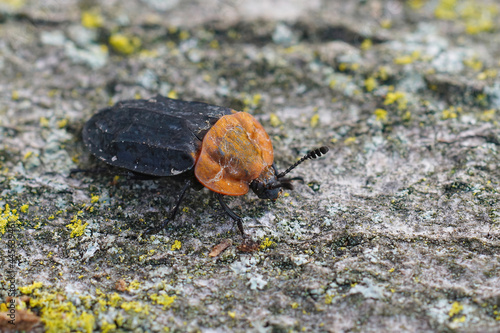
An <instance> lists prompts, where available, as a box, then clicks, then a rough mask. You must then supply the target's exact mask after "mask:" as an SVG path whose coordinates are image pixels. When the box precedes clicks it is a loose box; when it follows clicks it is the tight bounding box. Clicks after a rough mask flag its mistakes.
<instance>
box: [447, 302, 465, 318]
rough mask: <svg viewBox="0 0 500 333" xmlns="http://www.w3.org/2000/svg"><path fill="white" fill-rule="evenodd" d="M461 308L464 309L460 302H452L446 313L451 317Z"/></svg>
mask: <svg viewBox="0 0 500 333" xmlns="http://www.w3.org/2000/svg"><path fill="white" fill-rule="evenodd" d="M463 309H464V306H463V305H462V304H460V303H459V302H453V304H452V305H451V309H450V312H449V313H448V315H449V316H450V317H453V316H455V315H457V314H459V313H460V312H461V311H462V310H463Z"/></svg>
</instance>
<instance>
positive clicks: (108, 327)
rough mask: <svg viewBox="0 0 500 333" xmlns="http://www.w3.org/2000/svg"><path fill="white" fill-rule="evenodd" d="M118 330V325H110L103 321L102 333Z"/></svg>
mask: <svg viewBox="0 0 500 333" xmlns="http://www.w3.org/2000/svg"><path fill="white" fill-rule="evenodd" d="M115 330H116V325H115V324H113V323H108V322H107V321H106V320H104V319H103V320H102V321H101V332H102V333H108V332H114V331H115Z"/></svg>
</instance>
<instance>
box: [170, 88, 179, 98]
mask: <svg viewBox="0 0 500 333" xmlns="http://www.w3.org/2000/svg"><path fill="white" fill-rule="evenodd" d="M167 97H168V98H172V99H177V98H179V96H178V95H177V92H176V91H175V90H170V91H169V92H168V95H167Z"/></svg>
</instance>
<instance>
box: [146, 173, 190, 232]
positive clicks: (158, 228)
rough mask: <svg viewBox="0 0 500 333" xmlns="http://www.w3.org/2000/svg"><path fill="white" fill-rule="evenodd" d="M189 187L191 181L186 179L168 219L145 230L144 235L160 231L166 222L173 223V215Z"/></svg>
mask: <svg viewBox="0 0 500 333" xmlns="http://www.w3.org/2000/svg"><path fill="white" fill-rule="evenodd" d="M190 187H191V180H190V179H188V180H187V181H186V183H185V184H184V187H183V188H182V190H181V194H179V198H178V199H177V203H176V204H175V207H174V209H172V211H171V213H170V216H169V217H168V219H166V220H164V221H163V222H162V223H161V224H160V225H159V226H156V227H155V226H153V227H149V228H147V229H146V231H144V234H150V233H152V232H155V233H156V232H158V231H161V230H163V229H164V228H165V227H166V226H167V224H168V222H170V221H173V220H174V219H175V215H176V214H177V211H178V210H179V206H180V205H181V202H182V200H183V199H184V196H185V195H186V192H187V190H188V188H190Z"/></svg>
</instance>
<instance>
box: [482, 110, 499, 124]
mask: <svg viewBox="0 0 500 333" xmlns="http://www.w3.org/2000/svg"><path fill="white" fill-rule="evenodd" d="M495 112H496V110H495V109H491V110H486V111H484V112H483V113H481V115H480V116H479V119H480V120H481V121H492V120H493V119H495Z"/></svg>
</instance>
